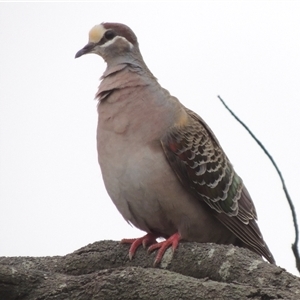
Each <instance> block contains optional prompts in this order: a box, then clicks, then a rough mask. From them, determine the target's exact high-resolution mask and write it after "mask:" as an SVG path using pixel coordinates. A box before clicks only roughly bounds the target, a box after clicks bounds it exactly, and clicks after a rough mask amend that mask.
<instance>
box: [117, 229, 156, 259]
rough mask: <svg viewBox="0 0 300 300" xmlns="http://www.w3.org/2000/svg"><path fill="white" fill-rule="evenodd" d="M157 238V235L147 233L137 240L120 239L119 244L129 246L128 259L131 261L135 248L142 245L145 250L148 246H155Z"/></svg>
mask: <svg viewBox="0 0 300 300" xmlns="http://www.w3.org/2000/svg"><path fill="white" fill-rule="evenodd" d="M157 238H158V236H157V235H155V234H153V233H147V234H146V235H144V236H143V237H141V238H138V239H122V240H121V244H131V246H130V248H129V259H130V260H132V258H133V256H134V254H135V252H136V250H137V248H138V247H139V246H140V245H143V247H144V248H146V247H147V246H148V245H152V244H154V245H157V242H156V239H157Z"/></svg>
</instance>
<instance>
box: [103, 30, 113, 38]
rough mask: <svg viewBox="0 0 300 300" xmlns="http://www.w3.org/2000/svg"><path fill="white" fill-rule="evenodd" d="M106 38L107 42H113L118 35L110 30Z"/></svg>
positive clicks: (106, 33)
mask: <svg viewBox="0 0 300 300" xmlns="http://www.w3.org/2000/svg"><path fill="white" fill-rule="evenodd" d="M104 36H105V38H106V39H107V40H112V39H113V38H114V37H115V36H116V34H115V33H114V32H113V31H112V30H108V31H106V32H105V34H104Z"/></svg>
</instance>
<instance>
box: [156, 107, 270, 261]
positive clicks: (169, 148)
mask: <svg viewBox="0 0 300 300" xmlns="http://www.w3.org/2000/svg"><path fill="white" fill-rule="evenodd" d="M185 113H187V115H188V118H186V122H184V123H183V122H180V123H178V124H175V126H174V127H172V128H171V129H170V130H169V131H168V133H167V134H166V135H165V136H164V137H163V138H162V139H161V143H162V147H163V149H164V152H165V154H166V156H167V159H168V161H169V163H170V165H171V167H172V168H173V170H174V172H175V173H176V174H177V176H178V178H179V180H180V181H181V182H182V184H183V185H184V186H185V188H186V189H187V190H188V191H190V192H191V193H192V194H193V195H194V196H195V197H196V198H198V199H199V200H200V201H205V202H206V203H207V204H208V205H209V206H210V208H211V209H212V213H213V214H214V215H215V216H216V218H217V219H218V220H219V221H220V222H221V223H223V224H224V225H225V226H226V227H227V228H228V229H229V230H231V231H232V232H233V233H234V234H235V235H236V236H237V237H238V239H239V240H240V241H241V242H242V243H243V244H244V245H245V246H246V247H248V248H250V249H251V250H253V251H255V252H256V253H258V254H260V255H262V256H264V257H265V258H266V259H267V260H268V261H269V262H271V263H275V261H274V258H273V256H272V254H271V252H270V251H269V249H268V247H267V245H266V244H265V242H264V240H263V238H262V235H261V233H260V230H259V228H258V226H257V224H256V222H255V219H257V215H256V211H255V207H254V204H253V202H252V200H251V197H250V195H249V193H248V191H247V189H246V187H245V186H244V185H243V181H242V179H241V178H240V177H239V176H238V175H237V174H236V172H235V171H234V169H233V166H232V165H231V163H230V161H229V159H228V158H227V156H226V155H225V153H224V151H223V150H222V148H221V146H220V144H219V142H218V140H217V138H216V137H215V135H214V134H213V132H212V131H211V130H210V128H209V127H208V125H207V124H206V123H205V122H204V121H203V120H202V119H201V118H200V117H199V116H198V115H197V114H195V113H194V112H193V111H191V110H189V109H187V108H185Z"/></svg>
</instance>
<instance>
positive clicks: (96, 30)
mask: <svg viewBox="0 0 300 300" xmlns="http://www.w3.org/2000/svg"><path fill="white" fill-rule="evenodd" d="M105 31H106V29H105V28H104V26H103V25H102V24H99V25H95V26H94V27H93V28H92V29H91V30H90V32H89V43H98V42H99V41H100V40H101V39H102V37H103V34H104V32H105Z"/></svg>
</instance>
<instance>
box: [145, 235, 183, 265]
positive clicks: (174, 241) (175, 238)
mask: <svg viewBox="0 0 300 300" xmlns="http://www.w3.org/2000/svg"><path fill="white" fill-rule="evenodd" d="M180 239H181V237H180V235H179V233H178V232H177V233H175V234H173V235H171V236H170V237H169V238H168V239H166V240H165V241H163V242H160V243H155V244H153V245H151V246H150V247H149V248H148V252H149V253H150V252H152V251H154V250H156V249H159V250H158V252H157V254H156V257H155V260H154V266H157V265H158V264H159V263H160V261H161V259H162V257H163V256H164V254H165V252H166V250H167V249H168V248H169V247H171V246H172V250H173V252H174V251H175V249H176V248H177V247H178V243H179V241H180Z"/></svg>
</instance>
